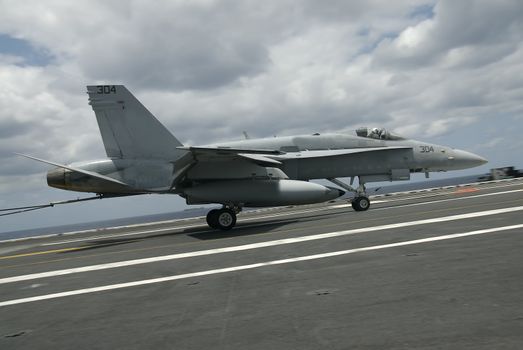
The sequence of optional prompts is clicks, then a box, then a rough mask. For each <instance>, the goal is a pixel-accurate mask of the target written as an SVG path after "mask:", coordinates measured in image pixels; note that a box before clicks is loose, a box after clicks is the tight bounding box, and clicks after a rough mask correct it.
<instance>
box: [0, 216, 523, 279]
mask: <svg viewBox="0 0 523 350" xmlns="http://www.w3.org/2000/svg"><path fill="white" fill-rule="evenodd" d="M521 210H523V206H519V207H513V208H504V209H494V210H487V211H480V212H475V213H467V214H459V215H451V216H445V217H440V218H432V219H424V220H416V221H408V222H401V223H396V224H388V225H381V226H374V227H364V228H358V229H352V230H344V231H336V232H328V233H321V234H316V235H309V236H301V237H295V238H286V239H278V240H273V241H266V242H259V243H251V244H245V245H239V246H232V247H223V248H215V249H208V250H199V251H194V252H187V253H178V254H171V255H163V256H156V257H151V258H143V259H134V260H126V261H118V262H113V263H106V264H99V265H90V266H82V267H76V268H71V269H64V270H56V271H48V272H41V273H33V274H28V275H21V276H13V277H7V278H2V279H0V284H5V283H13V282H20V281H27V280H33V279H38V278H45V277H55V276H63V275H69V274H73V273H80V272H90V271H97V270H106V269H113V268H118V267H126V266H133V265H139V264H148V263H153V262H158V261H166V260H175V259H183V258H190V257H195V256H202V255H212V254H221V253H230V252H237V251H242V250H249V249H258V248H265V247H273V246H278V245H284V244H293V243H301V242H307V241H313V240H318V239H326V238H333V237H340V236H345V235H351V234H356V233H365V232H375V231H382V230H389V229H395V228H402V227H409V226H416V225H427V224H434V223H439V222H447V221H454V220H463V219H471V218H477V217H482V216H489V215H497V214H504V213H511V212H515V211H521Z"/></svg>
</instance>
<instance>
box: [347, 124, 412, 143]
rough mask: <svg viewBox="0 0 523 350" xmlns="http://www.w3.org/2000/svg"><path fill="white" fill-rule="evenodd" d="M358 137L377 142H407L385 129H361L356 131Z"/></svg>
mask: <svg viewBox="0 0 523 350" xmlns="http://www.w3.org/2000/svg"><path fill="white" fill-rule="evenodd" d="M356 135H358V136H360V137H366V138H369V139H376V140H388V141H399V140H405V138H404V137H401V136H399V135H396V134H394V133H392V132H390V131H388V130H386V129H383V128H367V127H363V128H359V129H357V130H356Z"/></svg>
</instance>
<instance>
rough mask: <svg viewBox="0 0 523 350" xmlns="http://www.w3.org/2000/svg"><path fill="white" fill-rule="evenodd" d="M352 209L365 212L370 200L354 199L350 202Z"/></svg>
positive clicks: (365, 198) (363, 198) (364, 198)
mask: <svg viewBox="0 0 523 350" xmlns="http://www.w3.org/2000/svg"><path fill="white" fill-rule="evenodd" d="M352 207H353V208H354V210H356V211H366V210H369V208H370V200H369V199H368V198H367V197H363V196H362V197H356V198H354V199H353V201H352Z"/></svg>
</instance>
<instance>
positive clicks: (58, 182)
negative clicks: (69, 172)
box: [47, 168, 66, 189]
mask: <svg viewBox="0 0 523 350" xmlns="http://www.w3.org/2000/svg"><path fill="white" fill-rule="evenodd" d="M65 171H66V170H65V169H64V168H54V169H51V170H49V171H48V172H47V184H48V185H49V186H50V187H55V188H61V189H65Z"/></svg>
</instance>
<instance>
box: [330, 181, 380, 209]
mask: <svg viewBox="0 0 523 350" xmlns="http://www.w3.org/2000/svg"><path fill="white" fill-rule="evenodd" d="M327 180H329V181H330V182H332V183H333V184H335V185H338V186H340V187H341V188H343V189H344V190H347V191H349V192H354V193H355V194H356V196H355V197H354V199H353V200H352V208H353V209H354V210H355V211H366V210H368V209H369V208H370V200H369V197H368V196H367V192H366V188H365V183H364V182H362V181H361V177H360V184H359V186H358V188H354V187H352V186H351V185H352V182H353V181H354V178H352V180H351V183H350V184H351V185H347V184H346V183H344V182H342V181H340V180H338V179H334V178H330V179H327Z"/></svg>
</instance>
